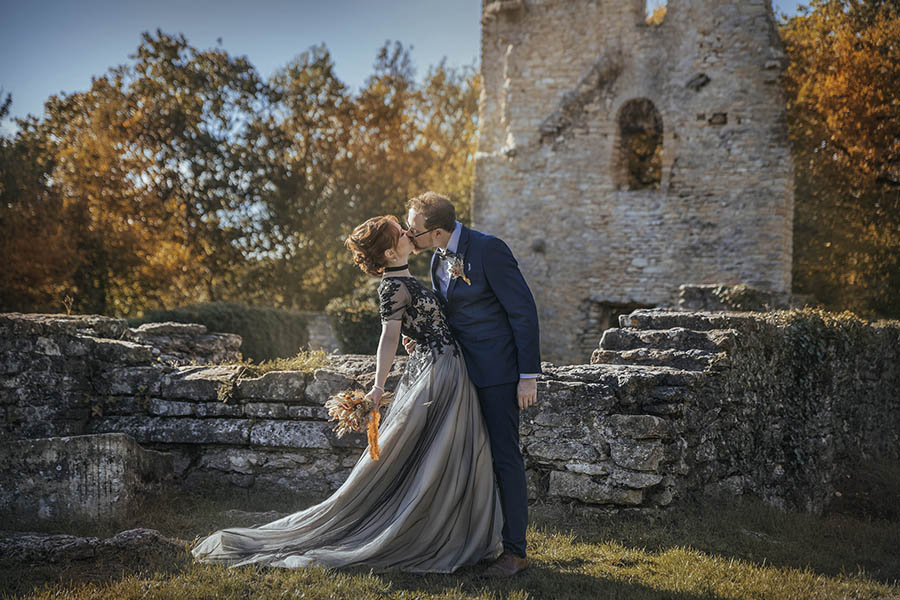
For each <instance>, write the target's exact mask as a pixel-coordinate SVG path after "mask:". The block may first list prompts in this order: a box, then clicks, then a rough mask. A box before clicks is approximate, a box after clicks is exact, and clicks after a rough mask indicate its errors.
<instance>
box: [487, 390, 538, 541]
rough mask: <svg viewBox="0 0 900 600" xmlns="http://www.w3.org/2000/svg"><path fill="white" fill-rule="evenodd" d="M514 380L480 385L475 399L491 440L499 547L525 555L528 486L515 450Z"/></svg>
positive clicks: (516, 429) (520, 458)
mask: <svg viewBox="0 0 900 600" xmlns="http://www.w3.org/2000/svg"><path fill="white" fill-rule="evenodd" d="M517 386H518V384H517V383H503V384H500V385H492V386H489V387H480V388H477V390H478V400H479V401H480V403H481V411H482V413H483V414H484V421H485V425H486V426H487V430H488V436H489V437H490V440H491V454H492V455H493V460H494V474H495V475H496V477H497V487H498V488H499V490H500V505H501V508H502V509H503V531H502V535H503V548H504V550H506V551H508V552H512V553H513V554H516V555H517V556H520V557H525V528H526V527H527V525H528V489H527V486H526V483H525V461H524V460H523V459H522V452H521V451H520V450H519V398H518V391H517Z"/></svg>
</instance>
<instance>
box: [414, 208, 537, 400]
mask: <svg viewBox="0 0 900 600" xmlns="http://www.w3.org/2000/svg"><path fill="white" fill-rule="evenodd" d="M456 253H457V254H458V255H460V256H461V257H462V258H463V263H464V266H465V274H466V276H467V277H468V278H469V281H471V282H472V283H471V285H470V284H467V283H466V282H465V281H463V280H462V278H461V277H457V278H455V279H451V280H450V285H449V286H448V288H447V298H444V296H443V295H442V294H441V291H440V286H439V284H438V281H437V276H436V275H435V272H436V270H437V267H438V264H439V258H438V256H437V255H436V254H435V255H434V256H432V257H431V285H432V288H433V289H434V292H435V294H437V296H438V298H440V299H441V301H442V303H443V305H444V306H443V308H444V313H445V314H446V316H447V322H448V324H449V325H450V330H451V331H452V332H453V334H454V336H455V337H456V339H457V340H458V341H459V345H460V347H461V348H462V351H463V356H464V358H465V360H466V368H467V369H468V371H469V377H470V378H471V379H472V382H473V383H474V384H475V385H476V386H477V387H488V386H492V385H500V384H502V383H514V382H516V381H518V380H519V374H520V373H540V372H541V351H540V333H539V330H538V315H537V305H535V303H534V296H532V295H531V290H530V289H528V284H527V283H525V278H524V277H522V273H521V272H520V271H519V265H518V263H517V262H516V259H515V257H514V256H513V254H512V251H511V250H510V249H509V246H507V245H506V243H505V242H504V241H503V240H501V239H500V238H498V237H495V236H493V235H489V234H486V233H481V232H480V231H475V230H474V229H470V228H468V227H466V226H465V225H463V226H462V229H461V231H460V236H459V245H458V246H457V250H456Z"/></svg>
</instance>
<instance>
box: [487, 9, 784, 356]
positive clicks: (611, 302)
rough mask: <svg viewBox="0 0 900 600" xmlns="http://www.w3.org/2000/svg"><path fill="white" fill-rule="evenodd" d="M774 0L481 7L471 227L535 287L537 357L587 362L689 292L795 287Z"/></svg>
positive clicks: (781, 58)
mask: <svg viewBox="0 0 900 600" xmlns="http://www.w3.org/2000/svg"><path fill="white" fill-rule="evenodd" d="M783 66H784V54H783V51H782V47H781V41H780V39H779V36H778V32H777V29H776V26H775V20H774V16H773V12H772V7H771V3H770V0H669V2H668V5H667V14H666V15H665V18H664V20H663V21H662V23H660V24H655V25H654V24H649V23H648V22H647V19H646V6H645V3H644V0H500V1H493V2H492V1H489V0H484V2H483V15H482V54H481V71H482V76H483V81H484V89H483V92H482V97H481V103H480V122H481V130H480V134H479V135H480V137H479V147H478V153H477V155H476V160H475V189H474V204H473V223H474V226H475V227H476V228H477V229H480V230H483V231H487V232H490V233H493V234H495V235H497V236H499V237H501V238H503V239H504V240H505V241H506V242H507V243H508V244H509V245H510V247H511V248H512V250H513V252H514V253H515V255H516V257H517V258H518V259H519V265H520V268H521V269H522V272H523V274H524V275H525V278H526V279H527V280H528V283H529V285H530V286H531V289H532V291H533V292H534V294H535V299H536V301H537V304H538V310H539V314H540V319H541V340H542V353H543V357H544V359H545V360H550V361H553V362H570V363H571V362H574V363H585V362H588V359H589V357H590V354H591V351H592V350H593V349H594V348H596V347H597V343H598V342H599V340H600V337H601V335H602V332H603V330H605V329H606V328H608V327H613V326H617V322H616V321H617V316H618V315H619V314H623V313H626V312H630V311H631V310H632V309H634V308H639V307H652V306H674V305H675V304H676V303H677V296H678V286H679V285H680V284H684V283H691V284H701V283H725V284H739V283H745V284H749V285H752V286H755V287H758V288H761V289H764V290H769V291H772V292H778V293H789V292H790V287H791V251H792V248H791V244H792V222H793V164H792V160H791V154H790V146H789V141H788V137H787V129H786V125H785V102H784V98H783V92H782V89H781V86H780V84H779V75H780V74H781V72H782V69H783Z"/></svg>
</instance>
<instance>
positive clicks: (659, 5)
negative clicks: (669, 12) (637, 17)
mask: <svg viewBox="0 0 900 600" xmlns="http://www.w3.org/2000/svg"><path fill="white" fill-rule="evenodd" d="M667 4H668V2H667V0H647V2H646V4H645V5H644V18H645V19H646V21H647V25H661V24H662V22H663V21H664V20H665V18H666V5H667Z"/></svg>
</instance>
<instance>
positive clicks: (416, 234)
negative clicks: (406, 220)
mask: <svg viewBox="0 0 900 600" xmlns="http://www.w3.org/2000/svg"><path fill="white" fill-rule="evenodd" d="M435 229H437V227H432V228H431V229H429V230H428V231H423V232H422V233H414V232H415V230H414V229H413V228H412V227H410V226H408V225H407V226H406V232H407V233H408V234H409V235H410V236H412V238H413V239H415V238H417V237H420V236H423V235H425V234H426V233H431V232H432V231H434V230H435Z"/></svg>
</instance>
